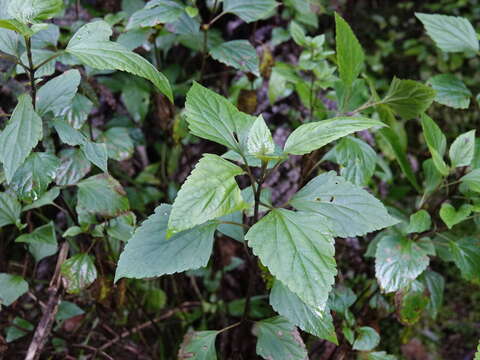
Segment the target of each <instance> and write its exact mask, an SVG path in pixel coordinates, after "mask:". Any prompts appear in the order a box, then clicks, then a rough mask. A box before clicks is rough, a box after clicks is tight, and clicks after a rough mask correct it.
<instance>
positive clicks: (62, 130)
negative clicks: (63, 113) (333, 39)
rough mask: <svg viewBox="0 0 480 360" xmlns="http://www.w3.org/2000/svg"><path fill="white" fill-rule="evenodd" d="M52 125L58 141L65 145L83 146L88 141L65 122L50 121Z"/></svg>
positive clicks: (58, 120)
mask: <svg viewBox="0 0 480 360" xmlns="http://www.w3.org/2000/svg"><path fill="white" fill-rule="evenodd" d="M52 124H53V127H54V128H55V131H56V132H57V134H58V136H59V137H60V140H61V141H62V142H63V143H65V144H68V145H72V146H76V145H83V144H85V143H86V142H87V141H88V140H87V137H86V136H85V135H83V134H82V133H81V132H80V131H78V130H76V129H74V128H73V127H72V126H71V125H70V124H69V123H68V122H66V121H65V120H61V119H55V120H53V121H52Z"/></svg>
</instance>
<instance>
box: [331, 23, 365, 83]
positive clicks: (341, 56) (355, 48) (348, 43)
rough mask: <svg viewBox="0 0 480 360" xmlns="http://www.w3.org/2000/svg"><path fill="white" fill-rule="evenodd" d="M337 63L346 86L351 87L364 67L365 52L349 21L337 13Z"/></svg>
mask: <svg viewBox="0 0 480 360" xmlns="http://www.w3.org/2000/svg"><path fill="white" fill-rule="evenodd" d="M335 32H336V37H335V42H336V46H337V64H338V71H339V72H340V79H342V81H343V83H344V84H345V86H347V87H350V86H351V85H352V83H353V81H354V80H355V79H356V78H357V77H358V75H359V74H360V72H361V71H362V68H363V63H364V61H365V54H364V53H363V49H362V46H361V45H360V43H359V42H358V39H357V37H356V36H355V34H354V33H353V31H352V29H351V28H350V26H349V25H348V23H347V22H346V21H345V20H344V19H343V18H342V17H341V16H340V15H338V14H337V13H335Z"/></svg>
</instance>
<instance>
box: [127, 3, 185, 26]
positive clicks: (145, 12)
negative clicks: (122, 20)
mask: <svg viewBox="0 0 480 360" xmlns="http://www.w3.org/2000/svg"><path fill="white" fill-rule="evenodd" d="M183 12H184V8H183V6H181V5H180V4H178V3H176V2H175V1H170V0H151V1H149V2H148V3H147V4H146V5H145V7H144V8H143V9H141V10H138V11H136V12H135V13H134V14H133V15H132V16H131V17H130V20H129V21H128V25H127V30H130V29H134V28H137V27H154V26H156V25H158V24H165V23H170V22H174V21H175V20H177V19H178V18H179V17H180V15H182V13H183Z"/></svg>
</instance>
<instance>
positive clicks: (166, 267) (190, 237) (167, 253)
mask: <svg viewBox="0 0 480 360" xmlns="http://www.w3.org/2000/svg"><path fill="white" fill-rule="evenodd" d="M171 209H172V206H171V205H166V204H162V205H160V206H159V207H157V208H156V209H155V213H154V214H153V215H151V216H150V217H149V218H148V219H147V220H145V222H144V223H143V224H142V225H141V226H140V227H139V228H138V229H137V230H136V231H135V233H134V235H133V237H132V238H131V239H130V240H129V241H128V242H127V245H126V247H125V250H124V251H123V253H122V254H121V256H120V260H119V262H118V267H117V271H116V273H115V281H117V280H118V279H120V278H122V277H128V278H146V277H154V276H162V275H165V274H173V273H176V272H182V271H185V270H192V269H198V268H200V267H203V266H206V265H207V263H208V259H209V258H210V255H211V253H212V247H213V236H214V233H215V229H216V227H217V224H216V223H214V222H209V223H205V224H203V225H199V226H195V227H194V228H192V229H190V230H186V231H182V232H180V233H178V234H175V235H173V236H172V237H170V238H168V239H167V237H166V233H167V223H168V218H169V216H170V213H171Z"/></svg>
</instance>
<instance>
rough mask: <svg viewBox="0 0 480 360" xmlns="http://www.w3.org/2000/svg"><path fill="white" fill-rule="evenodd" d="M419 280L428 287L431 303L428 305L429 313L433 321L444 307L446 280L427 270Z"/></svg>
mask: <svg viewBox="0 0 480 360" xmlns="http://www.w3.org/2000/svg"><path fill="white" fill-rule="evenodd" d="M419 280H420V281H421V282H422V283H423V284H424V285H425V286H426V287H427V290H428V293H429V296H430V301H429V302H428V305H427V312H428V313H429V315H430V316H431V317H432V319H434V320H435V319H436V318H437V314H438V313H439V311H440V309H441V308H442V305H443V292H444V290H445V279H444V277H443V276H442V275H440V274H439V273H437V272H435V271H432V270H426V271H425V272H424V273H423V274H422V275H420V277H419Z"/></svg>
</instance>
